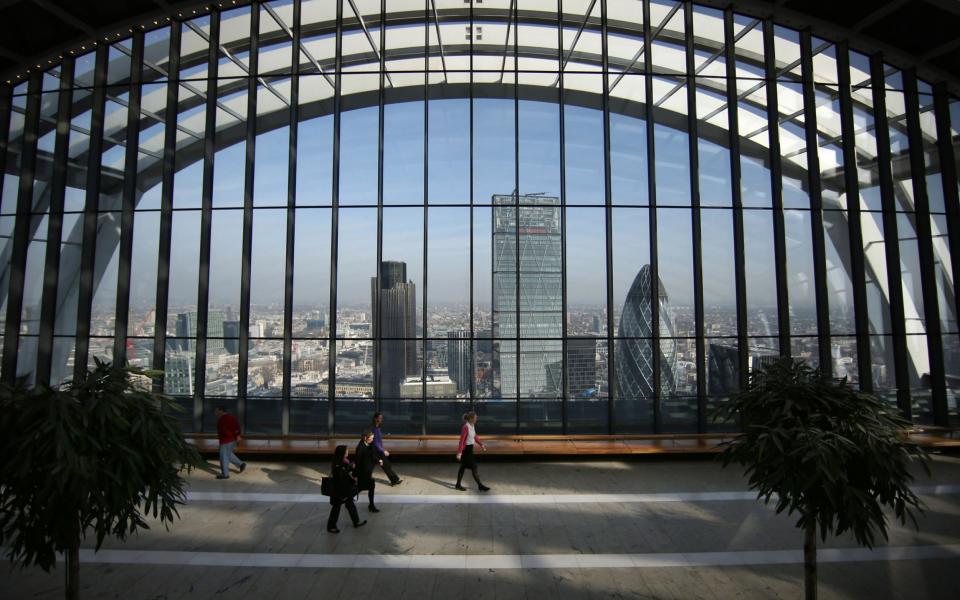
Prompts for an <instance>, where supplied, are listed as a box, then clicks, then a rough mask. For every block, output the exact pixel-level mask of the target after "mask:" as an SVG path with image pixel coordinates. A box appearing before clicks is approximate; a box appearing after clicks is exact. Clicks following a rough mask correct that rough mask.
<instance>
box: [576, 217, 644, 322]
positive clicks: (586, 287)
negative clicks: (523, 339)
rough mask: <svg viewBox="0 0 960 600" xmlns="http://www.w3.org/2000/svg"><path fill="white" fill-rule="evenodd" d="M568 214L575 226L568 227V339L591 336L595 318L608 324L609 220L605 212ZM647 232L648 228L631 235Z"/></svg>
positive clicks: (625, 274)
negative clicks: (607, 226)
mask: <svg viewBox="0 0 960 600" xmlns="http://www.w3.org/2000/svg"><path fill="white" fill-rule="evenodd" d="M621 210H623V211H630V210H631V209H621ZM566 212H567V220H568V222H569V223H572V224H575V225H572V226H570V227H567V240H566V244H567V248H566V262H567V265H566V266H567V335H571V336H575V335H583V334H587V335H591V332H592V331H593V329H594V327H593V318H594V317H599V318H600V320H601V322H605V321H606V316H607V315H606V308H607V269H606V264H607V253H606V239H607V235H606V216H605V213H604V209H602V208H568V209H567V211H566ZM631 214H635V213H631ZM643 231H646V228H644V229H638V230H633V231H630V233H629V235H637V233H638V232H643ZM624 276H625V277H630V275H629V274H627V273H624ZM587 327H589V329H587ZM601 327H604V326H603V325H601ZM604 328H605V327H604Z"/></svg>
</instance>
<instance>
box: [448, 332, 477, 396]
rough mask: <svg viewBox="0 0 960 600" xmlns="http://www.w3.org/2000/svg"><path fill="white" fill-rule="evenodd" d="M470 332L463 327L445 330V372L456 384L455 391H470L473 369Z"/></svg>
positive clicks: (464, 392)
mask: <svg viewBox="0 0 960 600" xmlns="http://www.w3.org/2000/svg"><path fill="white" fill-rule="evenodd" d="M471 357H472V354H471V352H470V332H469V331H466V330H465V329H459V330H457V331H448V332H447V373H449V374H450V379H452V380H453V382H454V383H456V384H457V393H458V394H466V393H469V392H470V379H471V378H472V377H473V369H472V368H471V364H472V363H473V361H472V360H470V359H471Z"/></svg>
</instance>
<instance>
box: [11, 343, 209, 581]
mask: <svg viewBox="0 0 960 600" xmlns="http://www.w3.org/2000/svg"><path fill="white" fill-rule="evenodd" d="M151 375H154V373H147V372H143V371H139V370H136V369H130V368H124V367H117V366H114V365H111V364H109V363H104V362H100V361H97V362H96V364H95V366H94V368H93V369H92V370H90V371H89V372H88V373H87V374H86V375H85V376H84V377H82V378H79V379H77V380H74V381H72V382H70V383H67V384H65V385H64V386H63V387H62V388H50V387H46V386H37V387H35V388H32V389H29V388H26V387H25V386H23V385H22V384H16V385H12V386H9V385H4V386H0V456H2V457H3V460H2V461H0V546H6V547H7V548H8V553H9V557H10V559H11V561H13V562H14V563H15V564H19V565H21V566H24V567H26V566H29V565H37V566H39V567H40V568H42V569H44V570H45V571H49V570H50V569H51V568H52V567H53V566H55V564H56V556H57V554H59V553H63V554H64V555H65V557H66V597H67V598H70V599H74V598H77V597H78V593H79V550H80V544H81V542H82V541H83V540H84V539H85V538H86V537H87V536H88V535H90V536H92V537H94V538H95V539H96V549H99V548H100V547H101V545H102V544H103V542H104V540H105V539H106V538H107V537H108V536H109V537H114V538H116V539H119V540H125V539H126V537H127V536H128V535H129V534H132V533H135V532H137V531H138V530H140V529H149V524H148V522H147V519H148V518H154V519H157V518H159V520H160V522H161V523H163V524H164V525H165V526H167V527H169V524H170V523H171V522H172V521H173V520H174V518H175V517H179V513H178V512H177V505H179V504H182V503H183V502H184V500H185V494H184V483H185V481H184V479H183V477H182V476H181V473H182V472H183V470H184V469H187V470H190V469H191V468H193V467H194V466H196V465H198V464H199V463H200V457H199V455H198V453H197V451H196V449H195V448H194V447H193V446H191V445H190V444H188V443H187V442H186V440H185V439H184V437H183V434H182V432H181V431H180V427H179V425H178V424H177V422H176V421H175V420H174V418H173V417H172V416H171V414H170V411H171V410H175V409H176V407H175V405H174V404H173V402H172V401H171V400H170V399H168V398H167V397H166V396H163V395H161V394H156V393H152V392H150V391H149V384H148V385H147V386H144V385H142V383H141V381H142V380H143V379H145V378H146V377H149V376H151Z"/></svg>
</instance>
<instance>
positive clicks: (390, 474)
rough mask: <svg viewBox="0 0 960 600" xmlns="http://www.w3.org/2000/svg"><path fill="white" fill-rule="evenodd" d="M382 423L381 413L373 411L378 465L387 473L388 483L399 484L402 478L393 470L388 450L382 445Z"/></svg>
mask: <svg viewBox="0 0 960 600" xmlns="http://www.w3.org/2000/svg"><path fill="white" fill-rule="evenodd" d="M382 424H383V413H380V412H375V413H373V447H374V448H376V450H377V455H378V456H379V458H380V466H381V467H383V472H384V473H386V474H387V479H389V480H390V485H400V484H401V483H403V480H402V479H400V477H399V476H398V475H397V473H396V471H394V470H393V465H391V464H390V452H389V451H387V449H386V448H384V447H383V434H382V433H381V432H380V426H381V425H382Z"/></svg>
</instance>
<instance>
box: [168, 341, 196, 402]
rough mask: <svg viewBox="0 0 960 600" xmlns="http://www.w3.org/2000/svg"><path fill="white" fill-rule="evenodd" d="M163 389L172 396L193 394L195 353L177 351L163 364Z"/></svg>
mask: <svg viewBox="0 0 960 600" xmlns="http://www.w3.org/2000/svg"><path fill="white" fill-rule="evenodd" d="M163 368H164V370H163V391H164V392H165V393H167V394H170V395H172V396H192V395H193V355H190V354H184V353H181V352H175V353H172V354H170V355H169V356H167V358H166V360H165V361H164V365H163Z"/></svg>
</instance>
